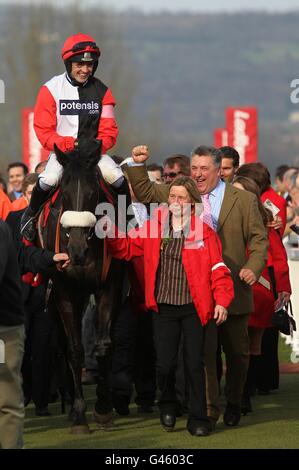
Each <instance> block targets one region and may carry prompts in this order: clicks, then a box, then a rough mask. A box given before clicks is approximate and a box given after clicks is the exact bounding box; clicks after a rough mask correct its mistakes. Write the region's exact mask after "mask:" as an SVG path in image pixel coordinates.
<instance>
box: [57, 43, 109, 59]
mask: <svg viewBox="0 0 299 470" xmlns="http://www.w3.org/2000/svg"><path fill="white" fill-rule="evenodd" d="M69 52H73V53H74V54H75V55H76V54H77V53H78V54H79V53H80V52H82V53H84V52H89V53H93V54H96V56H97V57H99V55H100V49H99V48H98V46H97V45H96V43H95V42H92V41H84V42H78V43H77V44H74V45H73V47H72V49H69V50H68V51H65V52H64V54H63V55H66V54H68V53H69ZM83 60H84V59H83ZM87 60H94V58H93V57H91V58H90V56H89V59H87Z"/></svg>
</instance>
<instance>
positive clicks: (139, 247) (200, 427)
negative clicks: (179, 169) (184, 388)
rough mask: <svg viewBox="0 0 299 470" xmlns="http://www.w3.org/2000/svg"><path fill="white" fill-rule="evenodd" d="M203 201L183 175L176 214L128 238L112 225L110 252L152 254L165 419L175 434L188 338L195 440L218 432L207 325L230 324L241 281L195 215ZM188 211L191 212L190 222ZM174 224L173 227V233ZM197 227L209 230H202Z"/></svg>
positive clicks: (173, 192) (151, 305) (173, 207)
mask: <svg viewBox="0 0 299 470" xmlns="http://www.w3.org/2000/svg"><path fill="white" fill-rule="evenodd" d="M200 202H201V198H200V194H199V192H198V189H197V186H196V183H195V182H194V181H193V180H192V179H191V178H189V177H187V176H184V177H178V178H176V179H175V180H174V181H173V182H172V183H171V185H170V192H169V198H168V205H169V210H168V208H167V207H164V209H163V210H162V211H160V210H159V211H158V212H157V213H156V214H155V216H154V217H153V218H151V219H150V220H149V221H147V222H146V223H145V224H144V225H143V227H142V228H141V229H140V230H134V231H133V232H129V235H128V236H127V237H121V235H120V234H118V233H117V230H116V236H114V232H113V227H110V231H109V232H108V234H109V237H111V238H107V240H108V246H109V250H110V252H111V254H112V255H113V256H115V257H116V258H120V259H126V260H130V259H131V258H133V257H134V256H141V255H144V270H145V302H146V307H147V308H148V309H149V310H152V311H153V327H154V338H155V347H156V355H157V382H158V387H159V389H160V391H161V395H160V400H159V408H160V421H161V424H162V426H163V427H164V428H165V429H166V430H167V431H172V430H173V429H174V426H175V421H176V417H175V410H176V405H177V399H176V394H175V370H176V363H177V356H178V348H179V340H180V337H181V334H183V335H184V345H185V348H184V356H185V357H184V360H185V364H186V367H187V371H188V376H189V416H188V422H187V429H188V431H189V432H190V434H192V435H195V436H205V435H208V434H209V430H210V427H209V420H208V418H207V406H206V396H205V374H204V364H203V346H204V327H205V325H207V323H208V322H209V321H210V320H211V319H212V318H213V317H214V318H215V319H216V320H217V324H221V323H222V322H224V321H225V320H226V319H227V308H228V306H229V305H230V303H231V301H232V299H233V282H232V279H231V276H230V272H229V270H228V268H227V267H226V265H225V264H224V262H223V260H222V254H221V245H220V241H219V238H218V236H217V234H216V233H215V232H214V230H213V229H211V228H210V227H209V226H208V225H206V224H205V223H202V222H201V221H200V219H199V218H197V216H196V215H195V205H196V203H200ZM187 207H189V208H190V207H191V211H190V212H191V217H189V218H188V217H187V218H186V212H185V211H186V208H187ZM168 222H169V227H170V230H169V233H168V234H167V236H166V235H165V229H166V227H167V224H168ZM184 222H185V223H187V224H186V225H184ZM196 224H197V225H196ZM188 226H189V229H190V228H191V230H188V228H187V227H188ZM196 227H198V228H200V229H202V230H198V231H196ZM155 228H156V229H157V230H156V232H154V230H155ZM153 233H154V235H153V236H152V237H150V235H149V234H153Z"/></svg>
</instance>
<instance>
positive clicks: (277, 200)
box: [261, 186, 287, 236]
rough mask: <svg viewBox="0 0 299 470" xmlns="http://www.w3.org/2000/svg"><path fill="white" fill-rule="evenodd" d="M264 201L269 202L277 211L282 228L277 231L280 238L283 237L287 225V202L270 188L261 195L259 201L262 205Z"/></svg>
mask: <svg viewBox="0 0 299 470" xmlns="http://www.w3.org/2000/svg"><path fill="white" fill-rule="evenodd" d="M266 199H270V201H271V202H272V203H273V204H274V205H275V206H276V207H277V208H278V209H279V212H278V215H279V217H281V219H282V227H281V229H280V230H279V233H280V235H281V236H283V233H284V230H285V226H286V223H287V202H286V200H285V199H284V198H283V197H282V196H279V194H277V192H276V191H274V189H273V188H272V187H271V186H270V187H269V188H268V189H267V190H266V191H264V192H263V194H262V195H261V201H262V202H263V203H264V202H265V201H266Z"/></svg>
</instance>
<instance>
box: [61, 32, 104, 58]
mask: <svg viewBox="0 0 299 470" xmlns="http://www.w3.org/2000/svg"><path fill="white" fill-rule="evenodd" d="M100 55H101V51H100V49H99V48H98V46H97V45H96V42H95V40H94V39H93V38H92V37H91V36H88V35H87V34H82V33H79V34H74V36H70V37H69V38H67V40H66V41H65V43H64V45H63V47H62V50H61V56H62V59H63V60H64V61H66V60H70V61H71V62H96V61H98V59H99V57H100Z"/></svg>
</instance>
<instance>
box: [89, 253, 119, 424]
mask: <svg viewBox="0 0 299 470" xmlns="http://www.w3.org/2000/svg"><path fill="white" fill-rule="evenodd" d="M123 276H124V266H123V263H121V264H120V263H119V262H118V261H116V260H113V261H112V263H111V267H110V270H109V273H108V277H107V281H106V283H105V285H104V289H103V290H102V291H98V292H96V294H95V296H96V301H97V341H96V357H97V361H98V371H99V374H98V385H97V401H96V404H95V410H94V417H95V420H96V422H97V423H98V424H99V425H101V426H102V427H103V428H109V427H111V426H113V421H112V410H113V405H112V397H111V391H110V386H109V376H110V371H111V363H112V335H111V327H112V323H113V320H114V318H115V316H116V315H117V313H118V310H119V306H120V297H121V290H122V283H123Z"/></svg>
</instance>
